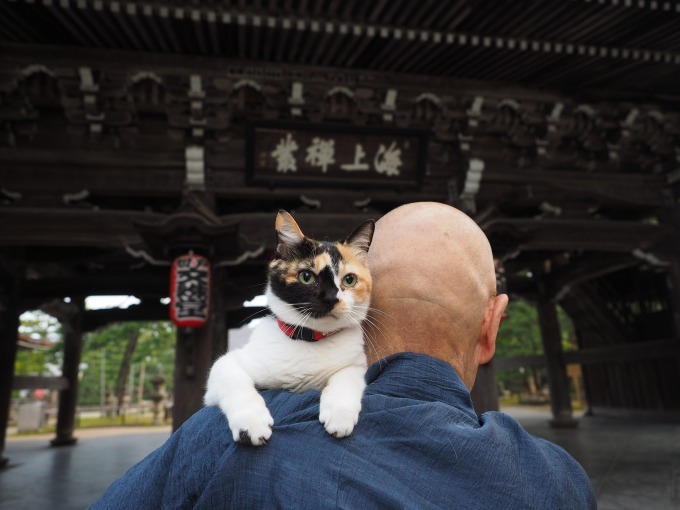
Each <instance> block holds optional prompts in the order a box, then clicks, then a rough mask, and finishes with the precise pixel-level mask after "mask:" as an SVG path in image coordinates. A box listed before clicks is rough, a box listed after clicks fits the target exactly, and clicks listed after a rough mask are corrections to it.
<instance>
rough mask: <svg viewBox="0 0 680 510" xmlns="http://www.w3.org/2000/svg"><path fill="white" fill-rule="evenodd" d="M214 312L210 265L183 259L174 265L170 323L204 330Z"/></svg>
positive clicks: (200, 259)
mask: <svg viewBox="0 0 680 510" xmlns="http://www.w3.org/2000/svg"><path fill="white" fill-rule="evenodd" d="M209 311H210V261H209V260H208V259H207V258H205V257H203V256H201V255H194V254H193V253H191V254H188V255H181V256H179V257H177V258H176V259H175V260H174V261H173V263H172V273H171V275H170V319H171V320H172V322H174V323H175V324H176V325H177V326H178V327H180V328H200V327H201V326H203V324H205V322H206V321H207V320H208V313H209Z"/></svg>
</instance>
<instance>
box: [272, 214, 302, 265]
mask: <svg viewBox="0 0 680 510" xmlns="http://www.w3.org/2000/svg"><path fill="white" fill-rule="evenodd" d="M275 228H276V241H277V243H276V253H277V254H278V256H279V257H285V256H287V255H289V254H290V253H291V252H292V251H293V250H295V247H296V246H297V245H298V244H300V243H301V242H302V241H303V240H304V238H305V235H304V234H303V233H302V230H300V227H298V224H297V223H296V222H295V220H294V219H293V217H292V216H291V215H290V214H289V213H288V212H286V211H284V210H283V209H281V210H280V211H279V213H278V214H277V215H276V224H275Z"/></svg>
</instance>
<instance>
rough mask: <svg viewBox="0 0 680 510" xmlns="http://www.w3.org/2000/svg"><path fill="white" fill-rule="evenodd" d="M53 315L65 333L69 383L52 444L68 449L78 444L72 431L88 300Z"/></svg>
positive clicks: (65, 366) (61, 398)
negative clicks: (67, 447)
mask: <svg viewBox="0 0 680 510" xmlns="http://www.w3.org/2000/svg"><path fill="white" fill-rule="evenodd" d="M50 311H52V312H53V315H54V316H55V317H57V318H58V319H59V320H60V321H61V324H62V328H63V331H64V361H63V365H62V370H61V371H62V377H64V378H66V380H67V381H68V386H67V388H66V389H63V390H61V391H60V392H59V407H58V409H57V430H56V437H55V438H54V439H53V440H52V441H50V444H51V445H52V446H69V445H72V444H75V443H76V441H77V439H76V438H75V437H74V436H73V430H74V428H75V422H76V409H77V406H78V371H79V369H80V356H81V353H82V350H83V313H84V311H85V299H84V298H82V297H79V298H75V299H73V300H72V301H71V302H70V303H62V304H61V305H60V306H59V307H58V309H56V308H55V307H50Z"/></svg>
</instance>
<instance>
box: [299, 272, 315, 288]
mask: <svg viewBox="0 0 680 510" xmlns="http://www.w3.org/2000/svg"><path fill="white" fill-rule="evenodd" d="M298 280H300V281H301V282H302V283H304V284H305V285H311V284H312V283H314V280H316V275H315V274H314V273H312V272H311V271H300V272H299V273H298Z"/></svg>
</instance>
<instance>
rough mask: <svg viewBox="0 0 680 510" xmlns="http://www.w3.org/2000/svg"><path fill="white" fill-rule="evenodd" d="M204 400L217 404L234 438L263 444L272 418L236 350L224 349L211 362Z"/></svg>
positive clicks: (249, 442)
mask: <svg viewBox="0 0 680 510" xmlns="http://www.w3.org/2000/svg"><path fill="white" fill-rule="evenodd" d="M239 354H240V353H239ZM204 401H205V404H206V405H218V406H219V407H220V409H221V410H222V412H223V413H224V414H225V415H226V417H227V421H228V422H229V428H230V429H231V433H232V436H233V438H234V441H236V442H239V443H243V444H252V445H256V446H257V445H263V444H266V443H267V440H268V439H269V438H270V437H271V435H272V427H273V425H274V419H273V418H272V416H271V414H270V413H269V410H268V409H267V405H266V404H265V401H264V399H263V398H262V396H261V395H260V393H259V392H258V391H257V390H256V389H255V382H254V381H253V378H252V377H251V376H250V374H249V373H248V372H247V370H246V369H245V368H244V366H243V364H242V363H240V362H239V359H238V354H237V352H234V353H227V354H225V355H224V356H222V357H221V358H219V359H218V360H217V361H216V362H215V364H214V365H213V367H212V369H211V370H210V376H209V377H208V385H207V390H206V393H205V398H204Z"/></svg>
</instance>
